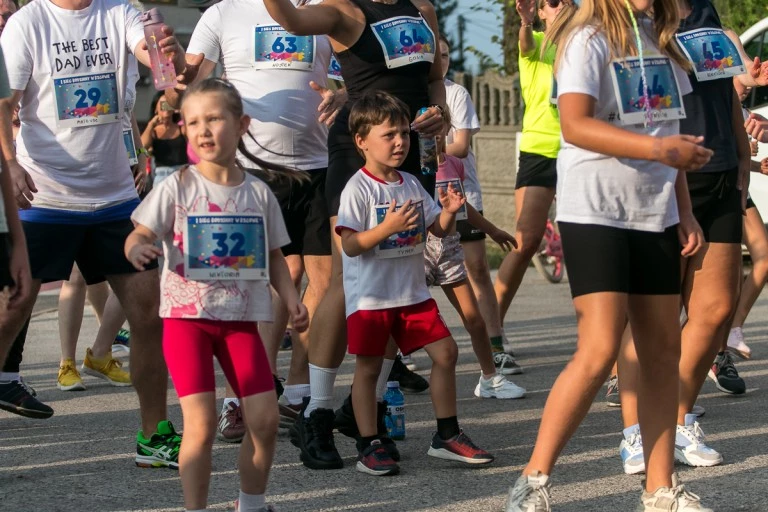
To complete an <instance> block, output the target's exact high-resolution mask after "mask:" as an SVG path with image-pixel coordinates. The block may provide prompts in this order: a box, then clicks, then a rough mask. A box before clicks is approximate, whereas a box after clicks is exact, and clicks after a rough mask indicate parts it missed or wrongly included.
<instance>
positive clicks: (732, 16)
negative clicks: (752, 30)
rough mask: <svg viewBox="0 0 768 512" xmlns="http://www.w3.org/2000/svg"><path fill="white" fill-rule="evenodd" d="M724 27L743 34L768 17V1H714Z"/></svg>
mask: <svg viewBox="0 0 768 512" xmlns="http://www.w3.org/2000/svg"><path fill="white" fill-rule="evenodd" d="M714 4H715V7H717V11H718V13H720V19H721V20H722V22H723V26H724V27H727V28H730V29H732V30H733V31H735V32H736V33H737V34H741V33H742V32H744V31H745V30H746V29H748V28H749V27H751V26H752V25H754V24H755V23H757V22H758V21H760V20H761V19H763V18H765V17H767V16H768V2H766V0H714Z"/></svg>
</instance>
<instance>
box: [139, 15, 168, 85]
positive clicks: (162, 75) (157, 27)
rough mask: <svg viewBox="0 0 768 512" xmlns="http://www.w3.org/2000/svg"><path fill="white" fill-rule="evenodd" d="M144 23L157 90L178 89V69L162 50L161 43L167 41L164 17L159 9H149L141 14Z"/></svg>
mask: <svg viewBox="0 0 768 512" xmlns="http://www.w3.org/2000/svg"><path fill="white" fill-rule="evenodd" d="M141 21H142V23H144V39H145V40H146V42H147V50H148V51H149V61H150V64H152V78H153V79H154V81H155V89H157V90H158V91H162V90H164V89H170V88H171V87H176V68H174V66H173V61H172V60H171V58H170V57H169V56H168V55H166V54H164V53H163V52H162V51H161V50H160V44H159V43H160V41H161V40H163V39H165V37H166V35H165V33H164V32H163V21H164V20H163V15H162V14H160V12H159V11H158V10H157V9H149V10H148V11H145V12H144V13H142V14H141Z"/></svg>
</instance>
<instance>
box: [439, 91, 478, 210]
mask: <svg viewBox="0 0 768 512" xmlns="http://www.w3.org/2000/svg"><path fill="white" fill-rule="evenodd" d="M444 82H445V103H446V105H447V106H448V110H449V112H450V113H451V131H450V132H449V133H448V142H449V143H450V142H452V136H453V133H454V132H455V130H469V133H470V135H474V134H476V133H477V132H479V131H480V120H479V119H478V118H477V112H476V111H475V105H474V104H473V103H472V97H471V96H470V95H469V91H468V90H467V89H466V88H464V87H463V86H461V85H459V84H457V83H455V82H452V81H450V80H448V79H447V78H446V79H445V80H444ZM461 161H462V163H463V164H464V173H465V174H464V193H465V194H466V196H467V202H468V203H469V204H471V205H472V206H474V207H475V210H478V211H479V210H482V209H483V196H482V194H481V192H480V180H478V179H477V164H476V163H475V154H474V153H473V152H472V147H471V146H470V148H469V153H467V156H466V157H465V158H462V159H461Z"/></svg>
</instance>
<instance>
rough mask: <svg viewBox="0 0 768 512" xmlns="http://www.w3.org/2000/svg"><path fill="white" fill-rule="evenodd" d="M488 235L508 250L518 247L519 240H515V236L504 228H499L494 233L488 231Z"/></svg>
mask: <svg viewBox="0 0 768 512" xmlns="http://www.w3.org/2000/svg"><path fill="white" fill-rule="evenodd" d="M488 236H490V237H491V239H493V241H494V242H496V243H497V244H499V247H501V248H502V249H503V250H504V251H506V252H509V251H511V250H512V249H513V248H514V249H517V240H515V237H513V236H512V235H510V234H509V233H507V232H506V231H504V230H503V229H497V230H496V231H494V232H493V233H488Z"/></svg>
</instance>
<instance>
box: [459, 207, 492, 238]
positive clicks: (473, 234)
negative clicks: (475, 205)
mask: <svg viewBox="0 0 768 512" xmlns="http://www.w3.org/2000/svg"><path fill="white" fill-rule="evenodd" d="M477 213H479V214H480V215H482V214H483V211H482V210H480V211H478V212H477ZM456 232H457V233H458V234H459V235H460V236H461V238H460V241H461V242H476V241H478V240H485V233H484V232H483V231H480V230H479V229H477V228H476V227H475V226H473V225H472V224H470V223H469V221H468V220H457V221H456Z"/></svg>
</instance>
